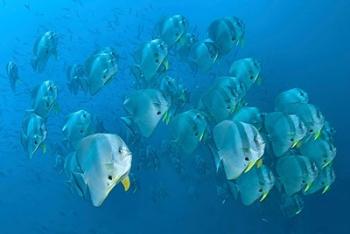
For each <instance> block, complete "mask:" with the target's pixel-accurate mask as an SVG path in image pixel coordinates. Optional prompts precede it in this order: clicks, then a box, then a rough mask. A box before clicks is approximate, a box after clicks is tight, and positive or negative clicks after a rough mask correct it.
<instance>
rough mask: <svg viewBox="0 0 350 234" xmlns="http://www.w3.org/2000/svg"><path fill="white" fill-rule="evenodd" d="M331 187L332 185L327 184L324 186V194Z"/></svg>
mask: <svg viewBox="0 0 350 234" xmlns="http://www.w3.org/2000/svg"><path fill="white" fill-rule="evenodd" d="M330 187H331V186H330V185H327V186H326V187H324V189H323V191H322V194H325V193H326V192H328V190H329V188H330Z"/></svg>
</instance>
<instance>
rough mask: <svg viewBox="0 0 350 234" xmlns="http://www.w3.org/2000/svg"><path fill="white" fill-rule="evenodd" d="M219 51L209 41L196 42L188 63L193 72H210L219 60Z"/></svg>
mask: <svg viewBox="0 0 350 234" xmlns="http://www.w3.org/2000/svg"><path fill="white" fill-rule="evenodd" d="M218 56H219V53H218V49H217V47H216V45H215V44H214V43H213V42H212V41H211V40H209V39H206V40H203V41H199V42H196V43H195V44H194V45H193V46H192V47H191V51H190V53H189V57H188V62H189V64H190V66H191V67H192V69H193V70H195V71H201V72H204V73H206V72H208V71H209V70H210V69H211V68H212V67H213V66H214V64H215V63H216V62H217V60H218Z"/></svg>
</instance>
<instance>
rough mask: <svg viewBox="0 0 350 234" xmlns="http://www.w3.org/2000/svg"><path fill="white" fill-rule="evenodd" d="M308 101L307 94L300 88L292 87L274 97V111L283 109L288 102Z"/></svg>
mask: <svg viewBox="0 0 350 234" xmlns="http://www.w3.org/2000/svg"><path fill="white" fill-rule="evenodd" d="M294 103H306V104H307V103H309V95H308V94H307V92H305V91H304V90H302V89H300V88H293V89H289V90H287V91H284V92H282V93H280V94H279V95H278V96H277V97H276V99H275V109H276V111H281V112H283V111H284V108H285V107H286V106H288V104H294Z"/></svg>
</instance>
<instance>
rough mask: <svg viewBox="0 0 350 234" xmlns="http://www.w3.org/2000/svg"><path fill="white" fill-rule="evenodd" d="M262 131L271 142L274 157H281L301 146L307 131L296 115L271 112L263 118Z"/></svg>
mask: <svg viewBox="0 0 350 234" xmlns="http://www.w3.org/2000/svg"><path fill="white" fill-rule="evenodd" d="M264 131H265V133H266V135H267V137H268V139H269V141H270V142H271V145H272V150H273V153H274V155H275V156H276V157H281V156H283V155H284V154H286V153H287V152H288V151H289V150H291V149H294V148H298V147H299V146H300V145H301V144H302V142H303V140H304V139H305V136H306V132H307V129H306V126H305V125H304V123H303V122H302V121H301V120H300V118H299V117H298V116H296V115H287V114H284V113H282V112H272V113H268V114H266V115H265V117H264Z"/></svg>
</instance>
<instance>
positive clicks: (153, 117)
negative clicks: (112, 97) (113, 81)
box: [121, 89, 170, 137]
mask: <svg viewBox="0 0 350 234" xmlns="http://www.w3.org/2000/svg"><path fill="white" fill-rule="evenodd" d="M123 107H124V110H125V111H126V113H127V114H128V115H127V116H125V117H121V120H122V121H123V122H124V123H125V124H126V126H128V127H129V128H130V130H131V131H132V132H133V133H135V132H139V133H140V134H141V135H142V136H143V137H150V136H151V135H152V133H153V131H154V129H155V128H156V127H157V125H158V123H159V122H160V120H161V119H162V118H163V116H164V115H166V113H167V111H168V109H169V107H170V106H169V103H168V102H167V101H166V99H165V98H164V96H163V94H162V93H161V92H160V91H159V90H156V89H142V90H136V91H133V92H132V93H131V94H130V95H128V96H127V97H126V98H125V100H124V102H123Z"/></svg>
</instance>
